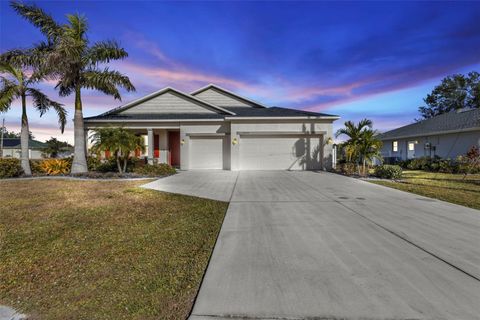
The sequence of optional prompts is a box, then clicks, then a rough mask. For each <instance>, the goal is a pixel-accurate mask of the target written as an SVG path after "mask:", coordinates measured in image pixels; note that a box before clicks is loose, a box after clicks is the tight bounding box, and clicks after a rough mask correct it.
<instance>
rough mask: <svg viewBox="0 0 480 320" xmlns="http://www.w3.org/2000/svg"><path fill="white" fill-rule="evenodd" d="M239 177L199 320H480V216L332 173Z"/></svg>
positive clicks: (233, 182) (195, 317) (198, 306)
mask: <svg viewBox="0 0 480 320" xmlns="http://www.w3.org/2000/svg"><path fill="white" fill-rule="evenodd" d="M221 174H224V175H226V173H225V172H223V173H220V172H213V173H209V175H210V179H208V181H214V180H215V179H216V178H215V176H216V175H221ZM229 174H231V176H229V178H228V179H225V176H223V177H221V178H219V180H220V181H223V182H224V183H225V185H224V186H226V185H228V186H231V190H232V193H231V196H230V197H231V201H230V206H229V208H228V212H227V215H226V218H225V221H224V224H223V226H222V229H221V231H220V235H219V238H218V241H217V243H216V246H215V250H214V252H213V255H212V258H211V261H210V263H209V266H208V269H207V272H206V275H205V278H204V280H203V282H202V285H201V288H200V292H199V295H198V297H197V300H196V302H195V305H194V308H193V311H192V314H191V317H190V319H192V320H200V319H205V320H207V319H237V318H238V319H480V211H477V210H473V209H468V208H465V207H461V206H457V205H453V204H448V203H445V202H441V201H436V200H433V199H429V198H425V197H421V196H417V195H414V194H409V193H405V192H401V191H398V190H393V189H389V188H386V187H382V186H377V185H374V184H370V183H368V182H364V181H359V180H355V179H351V178H346V177H342V176H339V175H334V174H329V173H315V172H285V171H277V172H269V171H262V172H240V173H238V175H237V174H236V173H229ZM182 175H183V177H182ZM196 175H198V173H195V172H184V173H181V174H180V176H179V177H175V176H174V177H171V178H175V179H178V180H177V181H190V183H194V182H191V179H193V178H194V177H195V176H196ZM188 177H190V178H191V179H189V178H188ZM171 178H168V179H171ZM226 180H228V183H227V182H226ZM171 183H173V182H171ZM202 183H204V182H202ZM204 187H205V185H204ZM175 188H176V190H179V189H182V188H183V187H181V186H176V187H175ZM228 190H230V189H228ZM164 191H167V190H164ZM224 191H225V190H223V189H222V192H224ZM202 192H203V193H205V191H202ZM222 197H223V198H228V196H225V195H224V194H223V195H222ZM217 198H219V197H218V196H217Z"/></svg>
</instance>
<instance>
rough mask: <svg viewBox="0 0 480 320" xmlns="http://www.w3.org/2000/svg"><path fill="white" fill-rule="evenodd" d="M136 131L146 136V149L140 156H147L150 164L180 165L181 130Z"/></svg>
mask: <svg viewBox="0 0 480 320" xmlns="http://www.w3.org/2000/svg"><path fill="white" fill-rule="evenodd" d="M135 133H136V134H138V135H143V136H144V138H145V145H146V151H145V153H142V154H140V157H143V158H146V159H147V161H148V163H149V164H154V163H167V164H169V165H171V166H174V167H179V166H180V130H174V129H173V130H172V129H145V130H135Z"/></svg>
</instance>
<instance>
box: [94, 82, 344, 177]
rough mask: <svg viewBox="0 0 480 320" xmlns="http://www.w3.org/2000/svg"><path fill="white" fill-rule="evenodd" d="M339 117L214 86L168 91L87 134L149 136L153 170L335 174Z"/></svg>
mask: <svg viewBox="0 0 480 320" xmlns="http://www.w3.org/2000/svg"><path fill="white" fill-rule="evenodd" d="M338 118H339V117H338V116H333V115H328V114H323V113H315V112H307V111H300V110H295V109H286V108H278V107H271V108H267V107H266V106H264V105H263V104H261V103H258V102H255V101H253V100H251V99H249V98H246V97H243V96H239V95H237V94H235V93H233V92H230V91H228V90H226V89H223V88H220V87H218V86H216V85H208V86H206V87H204V88H201V89H199V90H196V91H194V92H192V93H190V94H187V93H183V92H181V91H178V90H176V89H173V88H170V87H167V88H165V89H162V90H159V91H157V92H154V93H152V94H149V95H147V96H145V97H143V98H140V99H137V100H135V101H132V102H130V103H127V104H125V105H123V106H121V107H118V108H115V109H113V110H110V111H108V112H106V113H103V114H101V115H98V116H95V117H88V118H85V128H86V130H92V129H95V128H99V127H105V126H122V127H124V128H129V129H131V130H132V131H135V132H136V133H137V134H139V135H146V142H147V152H146V154H145V156H146V157H147V158H148V161H149V162H150V163H154V162H161V163H169V164H171V165H173V166H178V167H180V169H182V170H190V169H224V170H271V169H281V170H318V169H329V168H331V167H332V142H333V140H332V123H333V121H335V120H337V119H338Z"/></svg>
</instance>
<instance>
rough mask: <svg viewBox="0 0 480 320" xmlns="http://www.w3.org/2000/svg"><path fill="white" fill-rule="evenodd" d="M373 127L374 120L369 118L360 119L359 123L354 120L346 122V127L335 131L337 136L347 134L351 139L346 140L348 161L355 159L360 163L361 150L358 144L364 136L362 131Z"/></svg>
mask: <svg viewBox="0 0 480 320" xmlns="http://www.w3.org/2000/svg"><path fill="white" fill-rule="evenodd" d="M371 127H372V121H371V120H369V119H363V120H360V122H359V123H358V125H356V124H355V123H354V122H352V121H347V122H345V128H342V129H338V130H337V132H336V133H335V136H336V137H339V136H341V135H346V136H347V137H348V138H349V139H348V140H347V141H346V142H345V150H346V152H347V155H346V156H347V161H348V162H351V161H354V162H356V163H357V164H358V161H359V152H358V149H359V147H358V145H359V144H360V140H361V138H362V133H363V132H364V131H365V130H368V129H369V128H371Z"/></svg>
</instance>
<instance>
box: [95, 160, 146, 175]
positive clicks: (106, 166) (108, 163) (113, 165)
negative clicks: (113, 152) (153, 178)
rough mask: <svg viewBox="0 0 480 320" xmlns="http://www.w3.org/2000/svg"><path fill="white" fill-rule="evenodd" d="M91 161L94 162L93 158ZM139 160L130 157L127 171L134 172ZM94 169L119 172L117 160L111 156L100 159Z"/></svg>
mask: <svg viewBox="0 0 480 320" xmlns="http://www.w3.org/2000/svg"><path fill="white" fill-rule="evenodd" d="M91 161H92V163H93V160H91ZM137 162H138V160H137V159H135V158H130V159H128V161H127V172H132V171H133V169H134V168H135V166H136V163H137ZM87 164H88V163H87ZM93 170H94V171H98V172H118V167H117V160H115V158H110V159H106V160H103V161H99V164H97V165H96V167H95V169H93Z"/></svg>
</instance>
